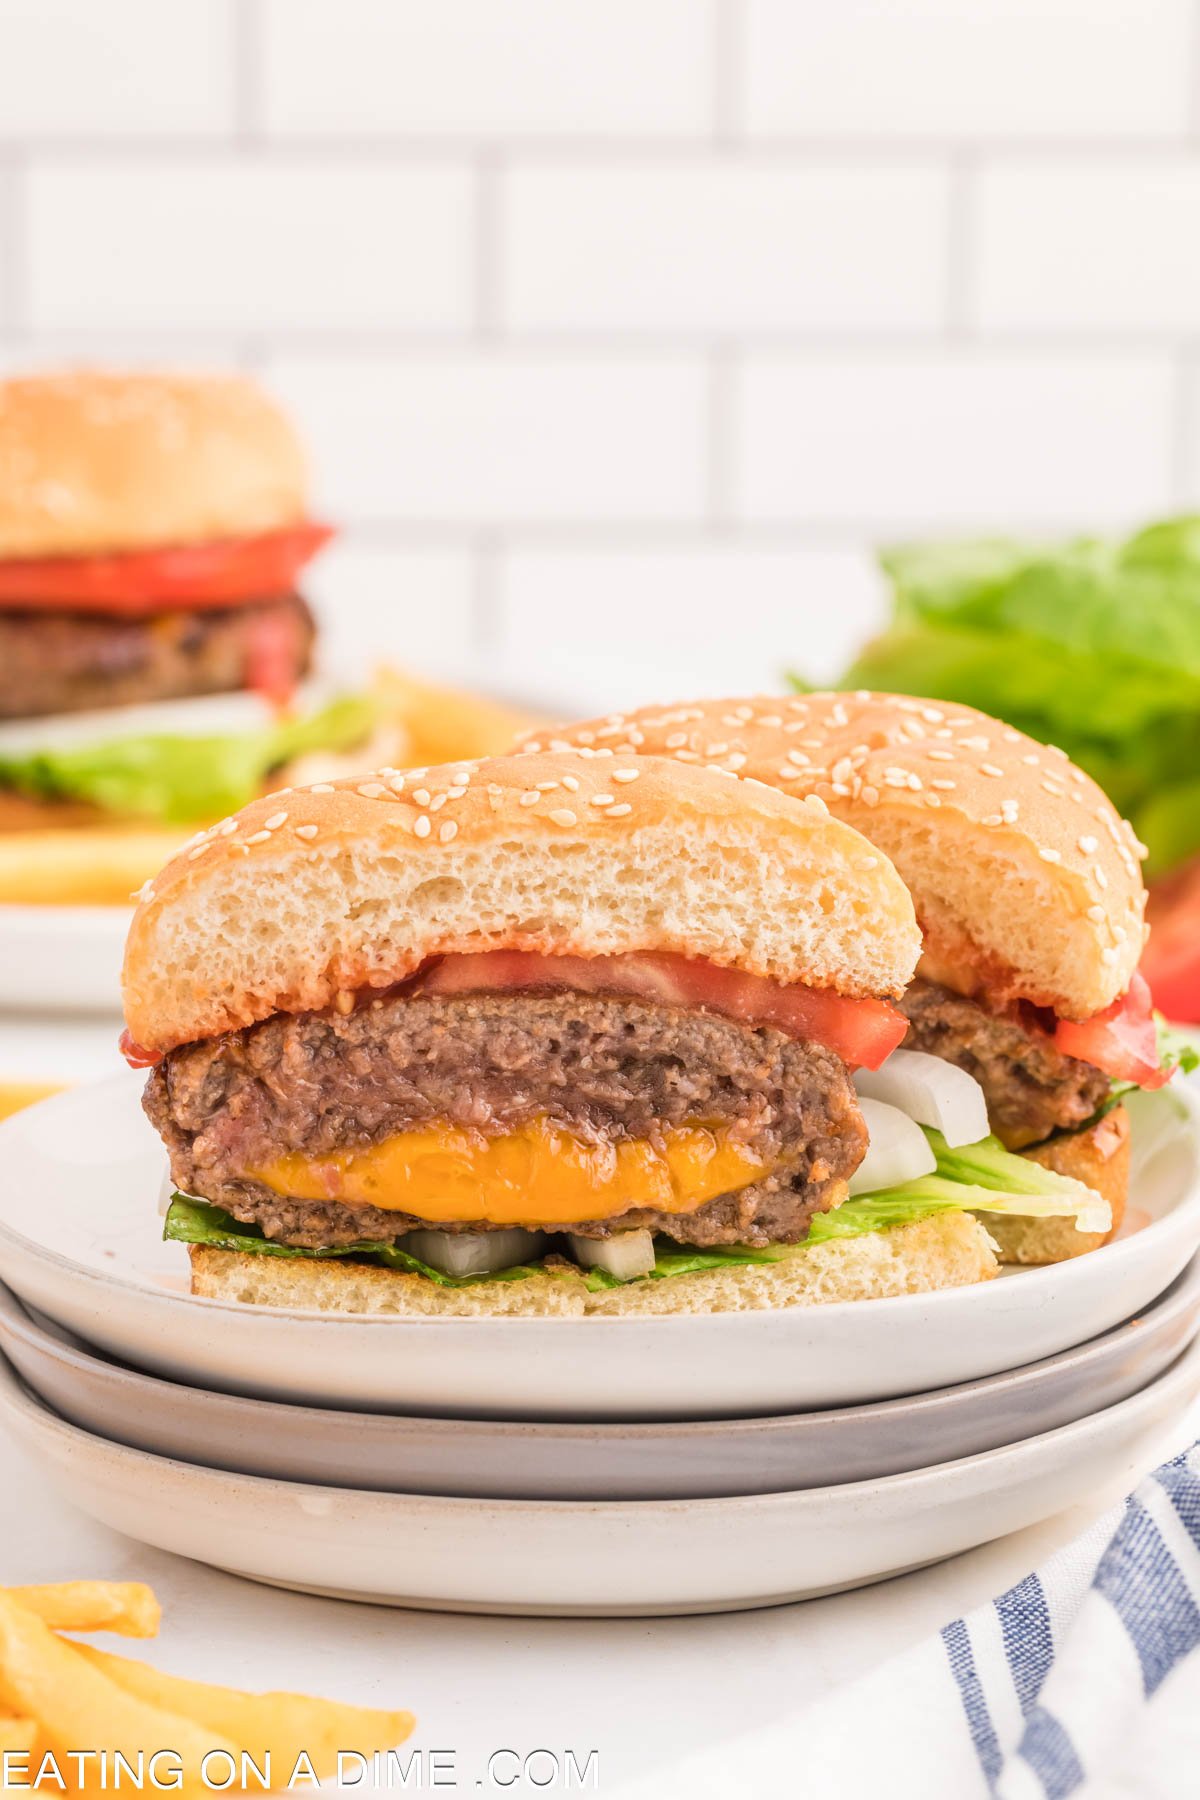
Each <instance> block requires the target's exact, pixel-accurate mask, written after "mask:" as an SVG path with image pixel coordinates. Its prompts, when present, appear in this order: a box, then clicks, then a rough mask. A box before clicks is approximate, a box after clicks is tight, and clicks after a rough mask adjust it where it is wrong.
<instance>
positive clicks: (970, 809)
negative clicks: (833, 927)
mask: <svg viewBox="0 0 1200 1800" xmlns="http://www.w3.org/2000/svg"><path fill="white" fill-rule="evenodd" d="M524 744H525V747H526V748H528V749H529V750H531V751H533V752H539V751H544V750H546V749H556V748H564V747H566V746H575V747H580V746H582V747H583V748H584V749H585V750H590V751H591V752H592V753H593V754H596V755H599V756H600V757H601V760H606V759H607V756H608V755H609V754H611V755H614V756H626V755H629V754H630V753H634V754H638V755H643V756H672V757H675V758H676V759H681V760H683V761H684V762H686V763H687V764H689V766H693V767H694V766H712V767H715V768H719V769H723V770H726V771H728V772H732V773H735V774H737V775H740V776H742V777H748V778H752V779H753V780H755V781H761V782H766V783H767V784H768V785H769V786H771V787H774V788H778V789H780V790H781V791H782V792H784V793H788V794H803V795H816V796H819V798H820V799H822V800H824V801H825V803H826V804H827V805H828V807H829V809H830V811H831V812H833V813H834V814H836V816H837V817H838V818H840V819H843V820H845V821H846V822H847V823H848V824H851V825H854V826H856V827H857V828H858V830H859V831H861V832H862V833H863V834H864V836H866V837H868V838H870V840H871V842H872V843H874V844H876V845H878V847H879V848H880V849H881V850H883V851H885V852H886V853H887V855H888V856H889V857H890V858H891V860H892V861H893V862H894V864H895V865H896V868H897V869H898V870H899V871H900V874H901V875H902V876H903V878H904V880H905V882H906V883H907V885H908V887H909V889H910V891H911V893H912V896H913V899H914V901H915V903H916V909H917V917H918V918H919V920H920V922H921V927H922V930H923V932H924V934H925V954H926V962H925V964H924V965H923V972H925V973H928V974H929V975H930V976H931V977H932V978H933V979H937V980H943V981H946V982H947V983H948V985H950V986H954V987H958V988H960V989H961V990H962V991H965V992H968V993H969V992H972V991H980V992H986V993H988V994H989V995H991V996H992V997H993V998H994V999H997V1000H1005V999H1014V998H1023V999H1027V1000H1030V1001H1032V1002H1033V1003H1034V1004H1036V1005H1039V1006H1050V1007H1053V1008H1054V1009H1055V1011H1056V1012H1058V1013H1059V1014H1060V1015H1062V1016H1063V1017H1065V1018H1071V1019H1084V1018H1089V1017H1091V1015H1092V1014H1094V1013H1097V1012H1102V1011H1103V1010H1104V1008H1105V1007H1107V1006H1108V1005H1109V1004H1110V1003H1111V1002H1112V1001H1113V1000H1115V999H1116V998H1117V997H1118V996H1119V995H1121V994H1123V993H1124V992H1125V990H1126V988H1127V987H1128V986H1129V981H1130V977H1131V976H1132V974H1133V972H1134V970H1135V969H1136V967H1137V964H1138V959H1139V957H1140V955H1141V951H1142V945H1143V942H1144V935H1145V934H1144V927H1143V915H1144V911H1145V902H1146V895H1145V888H1144V885H1143V882H1142V877H1141V872H1140V870H1139V868H1138V863H1137V860H1136V858H1137V853H1138V850H1139V848H1140V847H1139V845H1138V843H1137V840H1136V838H1135V837H1134V835H1133V832H1132V831H1131V829H1130V827H1129V826H1128V825H1127V824H1126V823H1125V821H1124V820H1123V819H1121V817H1120V816H1119V814H1118V813H1117V812H1116V810H1115V808H1114V807H1113V805H1112V802H1111V801H1110V800H1108V799H1107V798H1106V796H1105V795H1104V794H1103V793H1102V792H1101V790H1100V789H1099V788H1098V787H1097V786H1096V784H1095V782H1093V781H1092V780H1090V778H1089V777H1088V776H1086V775H1085V774H1084V773H1083V771H1082V770H1081V769H1077V768H1076V767H1075V766H1074V765H1073V764H1072V763H1070V762H1069V761H1068V760H1067V758H1066V757H1065V756H1064V755H1063V754H1062V752H1061V751H1056V750H1053V749H1049V748H1047V747H1046V746H1045V745H1044V744H1038V743H1035V742H1034V740H1033V739H1032V738H1027V737H1024V736H1023V735H1022V734H1021V733H1020V732H1019V731H1014V730H1013V729H1012V728H1011V727H1010V726H1007V725H1002V724H1001V723H999V721H998V720H996V719H992V718H989V717H988V716H987V715H986V714H984V713H979V712H975V711H974V710H973V709H972V708H970V707H966V706H956V705H953V704H948V703H946V702H943V701H937V702H934V701H926V700H916V699H910V698H908V697H906V696H903V695H897V694H869V693H857V694H841V693H826V694H805V695H803V696H796V697H795V698H791V699H786V698H780V697H778V696H775V695H771V696H761V695H759V696H752V697H750V698H746V699H735V700H718V701H698V702H696V703H695V704H685V705H679V706H671V707H646V708H643V709H642V710H641V711H639V712H634V713H612V714H609V715H608V716H607V717H605V718H599V719H589V720H586V721H584V722H583V723H581V724H577V725H567V726H561V727H556V728H555V729H554V730H552V731H550V732H540V733H535V734H534V735H533V736H532V737H529V738H526V739H525V740H524Z"/></svg>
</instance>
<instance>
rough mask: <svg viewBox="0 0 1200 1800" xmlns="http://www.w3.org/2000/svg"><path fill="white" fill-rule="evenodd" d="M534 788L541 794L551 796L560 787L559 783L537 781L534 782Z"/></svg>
mask: <svg viewBox="0 0 1200 1800" xmlns="http://www.w3.org/2000/svg"><path fill="white" fill-rule="evenodd" d="M534 786H535V787H536V788H537V791H538V793H539V794H551V793H553V792H554V789H555V788H556V787H557V786H558V783H557V781H536V782H534Z"/></svg>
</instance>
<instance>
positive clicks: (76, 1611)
mask: <svg viewBox="0 0 1200 1800" xmlns="http://www.w3.org/2000/svg"><path fill="white" fill-rule="evenodd" d="M6 1592H7V1593H8V1595H9V1597H10V1599H13V1600H15V1601H16V1602H17V1604H18V1605H19V1606H24V1607H27V1608H28V1609H29V1611H30V1612H33V1613H36V1614H37V1616H38V1618H39V1619H41V1621H42V1623H43V1624H45V1625H49V1627H50V1629H51V1630H52V1631H111V1632H115V1634H116V1635H117V1636H118V1637H131V1638H152V1637H157V1636H158V1628H159V1625H160V1624H161V1622H162V1607H161V1606H160V1605H159V1604H158V1599H157V1596H156V1595H155V1592H154V1589H153V1588H149V1587H147V1586H146V1585H145V1583H144V1582H141V1581H60V1582H55V1583H54V1584H53V1585H52V1586H48V1587H14V1588H8V1589H7V1590H6Z"/></svg>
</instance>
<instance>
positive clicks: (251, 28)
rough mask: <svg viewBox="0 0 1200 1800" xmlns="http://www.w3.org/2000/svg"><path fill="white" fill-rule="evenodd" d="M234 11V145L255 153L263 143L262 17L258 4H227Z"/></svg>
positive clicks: (236, 0) (233, 0) (245, 0)
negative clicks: (253, 150)
mask: <svg viewBox="0 0 1200 1800" xmlns="http://www.w3.org/2000/svg"><path fill="white" fill-rule="evenodd" d="M226 3H227V4H228V5H229V6H230V7H231V8H232V42H233V141H234V143H235V144H236V145H237V147H238V148H239V149H240V150H252V149H255V148H257V147H258V145H259V144H260V143H261V141H262V120H263V80H262V76H263V15H262V8H261V6H260V5H259V0H226Z"/></svg>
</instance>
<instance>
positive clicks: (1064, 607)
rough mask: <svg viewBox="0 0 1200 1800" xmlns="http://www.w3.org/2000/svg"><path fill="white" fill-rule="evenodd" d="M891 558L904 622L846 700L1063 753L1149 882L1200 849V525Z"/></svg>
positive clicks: (877, 647)
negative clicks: (1004, 725)
mask: <svg viewBox="0 0 1200 1800" xmlns="http://www.w3.org/2000/svg"><path fill="white" fill-rule="evenodd" d="M880 560H881V562H882V565H883V567H884V570H885V571H886V573H887V575H888V576H889V577H890V580H891V583H892V589H893V609H892V620H891V623H890V625H889V627H888V629H887V630H885V631H884V632H883V633H882V634H881V635H880V636H878V637H876V638H875V639H874V640H873V641H872V642H871V643H869V644H867V645H866V646H865V647H864V648H863V649H862V651H861V652H860V653H859V655H858V657H857V658H856V659H855V661H854V663H853V664H852V665H851V667H850V668H848V669H847V670H845V671H844V672H843V674H842V675H841V676H840V677H839V678H838V679H837V681H836V682H835V683H834V684H833V685H834V686H837V687H842V688H851V689H852V688H858V687H875V688H881V689H884V690H891V691H894V692H898V693H909V694H922V695H928V696H930V697H932V698H935V699H946V700H958V701H961V702H963V703H965V704H966V705H970V706H975V707H978V708H979V709H980V710H981V711H983V712H987V713H992V714H994V715H995V716H996V717H998V718H1002V719H1006V720H1008V721H1009V723H1011V724H1013V725H1015V726H1017V727H1018V728H1019V729H1020V730H1022V731H1025V732H1027V733H1028V734H1029V735H1030V736H1031V737H1034V738H1039V739H1041V740H1042V741H1043V742H1047V743H1055V744H1059V745H1061V747H1062V748H1063V749H1064V750H1065V751H1066V752H1067V754H1068V755H1069V756H1070V757H1071V758H1072V760H1073V761H1075V762H1077V763H1079V764H1080V766H1081V767H1083V768H1085V769H1087V770H1088V772H1089V773H1090V774H1091V775H1092V776H1094V777H1095V779H1096V780H1097V781H1098V782H1099V783H1100V785H1101V787H1103V788H1104V789H1105V791H1106V792H1107V793H1108V794H1109V795H1110V796H1111V798H1112V800H1113V801H1114V803H1115V804H1116V805H1117V806H1118V807H1119V808H1120V809H1121V811H1123V812H1124V813H1125V814H1126V815H1127V816H1128V817H1129V818H1130V819H1131V820H1132V822H1133V824H1134V827H1135V829H1136V830H1137V832H1138V834H1139V836H1140V837H1142V838H1143V839H1144V840H1145V842H1146V844H1147V845H1148V847H1149V850H1150V857H1149V862H1148V868H1149V871H1150V873H1151V874H1159V873H1162V872H1164V871H1166V870H1168V869H1170V868H1173V867H1175V866H1176V865H1177V864H1179V863H1182V862H1184V861H1186V860H1187V859H1188V858H1189V857H1190V856H1191V855H1193V854H1195V853H1196V852H1197V850H1200V782H1198V780H1197V776H1196V773H1195V771H1196V769H1197V768H1200V517H1185V518H1179V519H1169V520H1165V521H1163V522H1162V523H1159V524H1155V525H1151V526H1148V527H1147V528H1146V529H1145V530H1142V531H1139V532H1137V533H1136V534H1135V535H1133V536H1132V537H1129V538H1126V539H1124V540H1114V541H1102V540H1098V539H1092V538H1079V539H1075V540H1072V541H1068V542H1062V543H1049V544H1028V545H1023V544H1019V543H1015V542H1009V541H1004V540H995V539H982V540H978V541H975V542H965V543H941V544H939V543H934V544H908V545H901V546H898V547H894V548H891V549H888V550H885V551H884V552H883V553H882V555H881V559H880ZM797 684H798V685H799V686H802V687H803V686H805V685H806V684H805V683H804V682H803V680H802V679H798V682H797Z"/></svg>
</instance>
